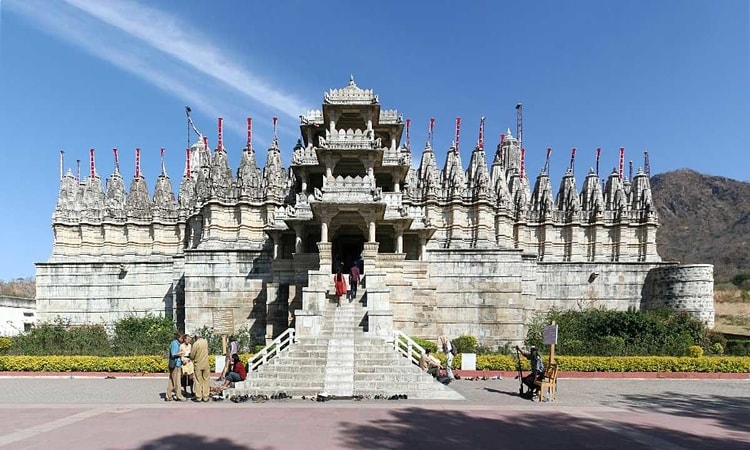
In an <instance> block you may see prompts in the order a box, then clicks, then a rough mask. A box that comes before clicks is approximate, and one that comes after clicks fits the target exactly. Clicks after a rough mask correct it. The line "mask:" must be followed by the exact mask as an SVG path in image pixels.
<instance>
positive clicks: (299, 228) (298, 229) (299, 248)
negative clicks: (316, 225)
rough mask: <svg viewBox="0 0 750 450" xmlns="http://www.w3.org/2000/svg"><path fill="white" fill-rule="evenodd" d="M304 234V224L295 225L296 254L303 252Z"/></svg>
mask: <svg viewBox="0 0 750 450" xmlns="http://www.w3.org/2000/svg"><path fill="white" fill-rule="evenodd" d="M303 232H304V227H303V226H302V224H295V225H294V235H295V236H294V253H302V252H303V249H304V247H303V242H302V234H303Z"/></svg>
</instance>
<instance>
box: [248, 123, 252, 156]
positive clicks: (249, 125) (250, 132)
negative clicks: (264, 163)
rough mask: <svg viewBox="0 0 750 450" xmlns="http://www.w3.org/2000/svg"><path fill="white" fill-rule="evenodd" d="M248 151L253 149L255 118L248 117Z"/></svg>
mask: <svg viewBox="0 0 750 450" xmlns="http://www.w3.org/2000/svg"><path fill="white" fill-rule="evenodd" d="M247 151H249V152H252V151H253V118H252V117H248V118H247Z"/></svg>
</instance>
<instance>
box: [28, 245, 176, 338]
mask: <svg viewBox="0 0 750 450" xmlns="http://www.w3.org/2000/svg"><path fill="white" fill-rule="evenodd" d="M173 280H174V275H173V258H171V257H153V256H152V257H148V258H143V259H142V260H138V261H135V260H132V261H124V260H119V259H118V260H117V261H99V262H85V263H40V264H37V272H36V289H37V291H36V299H37V311H38V314H37V320H38V322H50V321H53V320H55V318H57V317H58V316H60V317H64V318H65V319H68V320H70V322H71V323H72V324H75V325H79V324H90V323H104V324H108V325H111V324H112V323H114V322H116V321H118V320H120V319H122V318H124V317H129V316H132V315H136V316H143V315H146V314H154V315H165V314H166V315H171V314H172V311H173V295H172V293H173Z"/></svg>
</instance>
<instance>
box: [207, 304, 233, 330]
mask: <svg viewBox="0 0 750 450" xmlns="http://www.w3.org/2000/svg"><path fill="white" fill-rule="evenodd" d="M211 319H212V320H211V322H212V324H211V325H212V326H213V329H214V333H216V334H232V333H234V310H233V309H232V308H213V309H212V310H211Z"/></svg>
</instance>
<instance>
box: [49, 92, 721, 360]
mask: <svg viewBox="0 0 750 450" xmlns="http://www.w3.org/2000/svg"><path fill="white" fill-rule="evenodd" d="M220 123H221V120H220ZM456 125H457V133H456V139H455V141H454V142H453V143H452V145H450V147H449V148H448V150H447V152H446V153H447V154H445V158H444V160H445V164H444V166H443V168H442V169H440V168H439V167H438V162H437V161H438V156H437V154H436V152H435V150H434V149H433V142H432V125H431V126H430V133H429V135H428V139H427V142H426V144H425V146H424V148H423V149H422V151H421V154H420V155H418V156H417V158H413V155H412V151H411V142H410V140H411V139H410V130H409V126H410V123H409V121H408V120H407V121H404V120H403V119H402V116H401V115H400V114H399V113H398V112H397V111H396V110H389V109H382V108H381V104H380V101H379V99H378V96H377V95H375V94H374V93H373V91H372V90H368V89H361V88H359V87H358V86H357V85H356V83H355V82H354V79H353V78H352V79H351V80H350V81H349V83H348V85H346V86H344V87H343V88H341V89H332V90H330V91H329V92H327V93H325V95H324V98H323V104H322V109H320V110H314V111H309V112H307V113H306V114H304V115H301V116H300V132H301V139H300V140H298V141H297V143H296V145H295V146H294V148H293V149H292V150H291V164H290V166H289V167H288V168H285V167H284V166H283V164H282V151H281V149H280V147H279V140H278V138H277V137H276V135H274V139H273V143H272V145H271V147H270V148H269V149H268V150H267V151H266V152H265V154H258V153H256V151H255V149H254V148H253V145H252V134H251V130H252V129H251V120H250V119H248V140H247V145H246V146H245V148H244V149H243V150H242V157H241V162H240V165H239V168H238V169H237V171H236V176H235V174H234V172H233V171H232V169H231V168H230V166H229V162H228V157H227V156H228V155H227V151H228V150H227V149H225V148H224V145H223V140H222V134H221V125H220V128H219V130H220V131H219V139H218V145H217V146H216V148H214V149H213V150H212V149H211V148H209V145H208V139H207V138H206V137H205V136H202V135H200V136H199V138H198V140H197V142H196V143H195V144H193V145H192V146H191V147H190V148H189V149H188V151H187V154H186V162H185V169H184V172H183V175H182V179H181V181H180V183H179V191H178V192H179V194H178V195H177V197H175V194H174V189H173V187H174V186H173V184H172V180H171V179H170V177H169V176H168V175H167V171H166V168H165V167H164V165H162V172H161V174H160V175H159V176H158V178H157V179H156V181H155V188H154V191H153V195H151V193H150V191H149V188H148V186H147V181H146V179H144V177H143V176H142V175H141V174H140V165H139V162H138V163H137V164H136V171H135V176H134V177H133V178H132V179H131V180H130V187H129V189H127V190H126V187H125V184H126V181H125V179H124V178H123V176H122V174H121V173H120V171H119V164H118V163H117V152H116V151H115V170H114V173H112V174H111V175H110V176H109V178H108V179H107V180H106V184H104V183H103V180H102V179H101V178H100V177H99V175H98V173H97V172H96V168H95V165H94V159H93V151H92V152H91V170H90V174H89V175H90V176H89V177H87V178H85V179H81V178H80V176H77V175H75V174H73V173H72V171H69V172H68V173H67V174H66V175H64V176H62V181H61V185H60V191H59V196H58V201H57V207H56V209H55V212H54V216H53V224H52V228H53V231H54V247H53V249H52V255H51V257H50V259H49V260H48V261H47V262H44V263H38V264H37V276H36V280H37V304H38V309H39V312H38V317H39V320H40V321H45V320H53V319H54V318H55V317H57V316H62V317H65V318H67V319H69V320H70V321H71V322H72V323H76V324H82V323H105V324H111V323H112V322H113V321H115V320H117V319H120V318H122V317H125V316H127V315H130V314H137V315H142V314H148V313H151V314H166V315H168V316H171V317H173V318H174V320H175V323H176V324H177V326H178V327H179V328H180V329H184V330H187V331H190V330H193V329H197V328H200V327H203V326H210V327H214V329H216V330H217V331H221V332H227V333H229V332H232V331H234V330H237V329H239V328H241V327H248V328H250V330H251V331H252V332H253V333H254V334H255V335H256V336H258V337H259V338H265V339H266V340H270V339H273V338H274V337H276V336H278V335H279V334H281V333H282V332H284V331H285V330H286V329H287V328H289V327H294V328H295V329H296V332H297V334H298V335H299V336H316V335H318V334H320V333H321V332H322V330H324V329H325V327H326V324H325V322H326V320H327V317H329V315H327V314H326V313H327V312H329V313H330V310H331V309H332V308H334V309H335V308H336V306H335V302H334V299H333V283H332V275H331V274H332V273H333V272H334V271H335V270H336V269H337V268H342V269H343V270H344V271H345V272H348V270H349V268H350V267H351V266H352V265H353V264H357V265H359V266H360V268H361V270H362V272H363V285H362V287H361V288H360V292H359V295H358V299H357V301H358V302H361V305H362V308H361V309H357V310H356V314H357V317H356V318H355V319H356V322H357V324H358V325H359V326H360V327H361V328H362V330H363V332H364V333H367V334H369V335H372V336H377V337H382V338H384V339H386V340H388V339H389V338H391V337H392V336H393V333H394V331H401V332H403V333H405V334H407V335H410V336H419V337H425V338H434V337H436V336H437V335H438V334H448V335H450V336H458V335H462V334H469V335H473V336H476V337H477V338H478V340H479V342H480V343H482V344H484V345H488V346H495V345H501V344H504V343H511V344H514V343H520V342H522V341H523V339H524V337H525V332H526V324H527V323H528V321H529V319H530V318H531V316H532V315H533V314H534V313H535V312H537V311H544V310H548V309H550V308H563V309H565V308H582V307H606V308H614V309H627V308H638V309H652V308H660V307H665V306H666V307H672V308H676V309H680V310H685V311H688V312H689V313H691V314H694V315H695V316H696V317H699V318H700V319H702V320H703V321H704V322H706V323H707V324H709V325H710V326H712V324H713V314H714V313H713V271H712V266H710V265H690V266H685V265H679V264H678V263H676V262H663V261H661V258H660V257H659V254H658V253H657V246H656V230H657V227H658V217H657V214H656V211H655V209H654V205H653V202H652V198H651V189H650V185H649V177H648V175H647V173H645V172H644V171H643V170H642V169H639V170H637V172H636V173H635V175H632V176H631V177H630V179H629V178H627V177H625V176H624V174H623V171H622V166H621V167H620V170H619V171H618V170H616V169H615V170H614V171H612V172H611V173H610V174H608V175H607V176H606V180H604V182H603V183H602V180H601V179H600V177H599V174H598V173H597V171H598V161H597V170H596V171H595V170H593V169H592V170H590V171H589V172H588V173H587V175H586V177H585V179H584V181H583V184H582V187H581V190H580V191H579V189H578V186H577V183H576V179H575V177H574V173H573V170H572V169H573V167H572V164H571V167H570V168H569V169H568V170H567V172H566V173H565V174H564V176H563V177H562V180H561V182H560V184H559V188H558V190H557V193H556V194H555V193H554V192H553V183H552V180H550V177H549V175H548V173H547V170H548V167H547V165H545V168H544V169H543V170H542V171H541V173H539V174H538V175H537V176H536V177H535V179H534V180H533V187H532V183H531V182H530V180H529V179H528V178H527V174H526V170H525V161H524V160H525V152H524V149H523V148H522V147H521V146H520V145H519V142H518V139H517V137H514V136H513V135H512V133H511V132H510V131H507V132H505V133H504V134H503V136H502V137H501V139H500V142H499V144H498V145H497V148H496V149H495V151H494V152H492V153H490V155H489V157H490V158H491V159H492V162H491V164H490V165H488V163H487V158H488V155H487V153H486V151H485V147H484V120H482V121H481V124H480V132H479V138H478V140H477V141H476V143H475V144H474V145H473V151H472V152H471V157H470V159H469V161H468V165H467V166H464V164H463V162H462V161H461V153H460V152H459V134H458V130H459V125H460V122H459V121H457V124H456ZM404 132H406V138H405V139H404ZM262 157H265V164H264V165H263V167H262V168H261V166H260V165H259V164H258V159H259V158H262ZM415 159H416V160H418V161H415ZM441 159H442V158H441ZM415 163H418V164H417V165H416V166H415Z"/></svg>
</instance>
